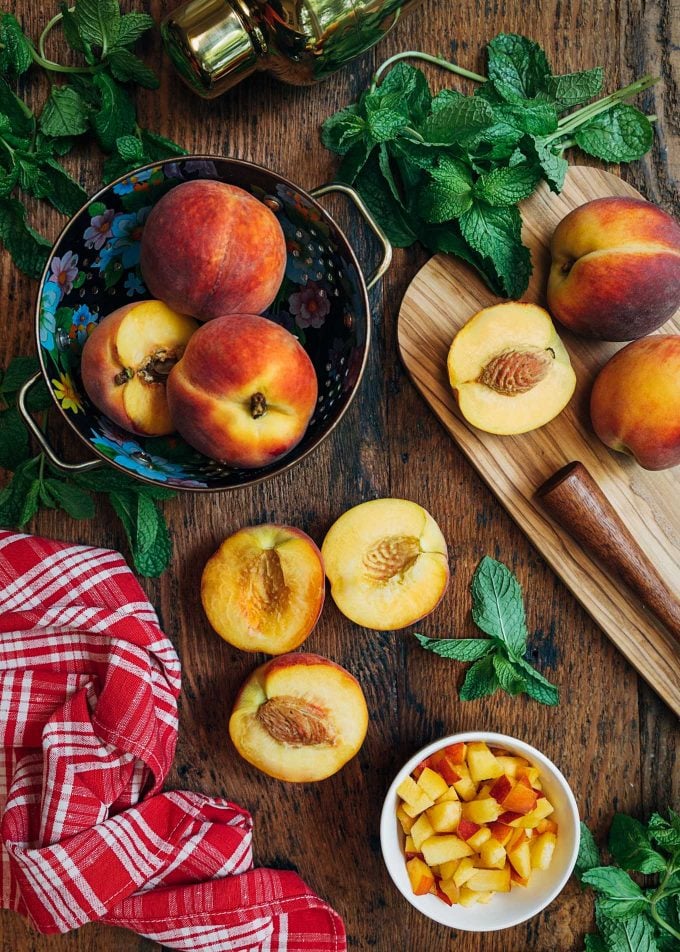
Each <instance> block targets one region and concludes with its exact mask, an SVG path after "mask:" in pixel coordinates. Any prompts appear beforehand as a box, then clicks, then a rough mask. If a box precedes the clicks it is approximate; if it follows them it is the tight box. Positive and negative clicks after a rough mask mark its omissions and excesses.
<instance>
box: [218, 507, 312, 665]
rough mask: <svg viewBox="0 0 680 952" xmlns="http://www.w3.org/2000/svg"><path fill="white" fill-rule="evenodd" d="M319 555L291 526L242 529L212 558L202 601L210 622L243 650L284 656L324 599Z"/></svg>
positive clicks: (305, 633)
mask: <svg viewBox="0 0 680 952" xmlns="http://www.w3.org/2000/svg"><path fill="white" fill-rule="evenodd" d="M324 595H325V580H324V570H323V562H322V561H321V553H320V552H319V550H318V548H317V547H316V545H315V544H314V542H312V540H311V539H310V538H309V536H308V535H306V533H304V532H302V531H301V530H300V529H293V528H291V527H289V526H277V525H262V526H248V527H247V528H245V529H241V530H240V531H239V532H236V533H234V535H231V536H229V538H228V539H225V541H224V542H223V543H222V545H221V546H220V547H219V549H218V550H217V552H215V554H214V555H213V556H212V557H211V558H210V559H209V560H208V562H207V564H206V566H205V569H204V570H203V578H202V580H201V600H202V602H203V608H204V609H205V613H206V615H207V616H208V621H209V622H210V624H211V625H212V626H213V628H214V629H215V631H216V632H217V633H218V634H219V635H221V636H222V638H224V640H225V641H228V642H229V644H232V645H234V646H235V647H237V648H241V649H242V650H243V651H266V652H267V653H268V654H283V653H284V652H286V651H292V650H293V649H294V648H297V647H299V645H301V644H302V642H303V641H304V640H305V638H307V636H308V635H309V634H310V632H311V631H312V629H313V628H314V626H315V624H316V622H317V620H318V618H319V615H320V614H321V609H322V607H323V603H324Z"/></svg>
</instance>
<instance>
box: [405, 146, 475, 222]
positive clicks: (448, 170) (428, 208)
mask: <svg viewBox="0 0 680 952" xmlns="http://www.w3.org/2000/svg"><path fill="white" fill-rule="evenodd" d="M430 174H431V176H432V179H433V181H431V182H429V183H428V184H427V185H426V186H425V187H424V188H423V190H422V192H421V194H420V196H419V201H418V210H419V212H420V214H421V215H422V217H423V218H424V219H425V221H428V222H442V221H448V220H449V219H451V218H458V217H459V216H460V215H462V214H463V212H465V211H467V210H468V208H469V207H470V206H471V205H472V175H471V174H470V169H469V167H468V166H466V165H465V163H464V162H461V161H459V160H458V159H452V158H448V157H443V158H441V159H440V160H439V163H438V165H437V166H436V167H434V168H432V169H431V170H430Z"/></svg>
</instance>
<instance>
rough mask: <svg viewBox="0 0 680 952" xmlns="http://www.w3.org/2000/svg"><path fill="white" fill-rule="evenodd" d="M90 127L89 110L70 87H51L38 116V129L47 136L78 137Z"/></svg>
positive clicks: (80, 97)
mask: <svg viewBox="0 0 680 952" xmlns="http://www.w3.org/2000/svg"><path fill="white" fill-rule="evenodd" d="M89 125H90V108H89V106H88V104H87V103H86V102H85V100H84V99H83V98H82V96H81V95H80V94H79V93H78V92H76V90H75V89H74V88H73V87H72V86H53V87H52V92H51V93H50V96H49V99H48V100H47V102H46V103H45V105H44V107H43V111H42V113H41V114H40V129H41V131H42V132H43V133H44V134H45V135H48V136H79V135H82V133H83V132H87V130H88V128H89Z"/></svg>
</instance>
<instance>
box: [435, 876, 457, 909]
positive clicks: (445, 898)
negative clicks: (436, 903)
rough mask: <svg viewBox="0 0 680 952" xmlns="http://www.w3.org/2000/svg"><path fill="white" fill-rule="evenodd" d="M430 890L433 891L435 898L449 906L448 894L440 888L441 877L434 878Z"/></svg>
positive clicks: (450, 903)
mask: <svg viewBox="0 0 680 952" xmlns="http://www.w3.org/2000/svg"><path fill="white" fill-rule="evenodd" d="M430 892H431V893H433V894H434V895H435V896H436V897H437V899H441V901H442V902H444V903H446V905H447V906H451V905H452V902H451V900H450V899H449V897H448V895H447V894H446V893H445V892H443V891H442V889H441V879H437V878H435V881H434V886H432V888H431V889H430Z"/></svg>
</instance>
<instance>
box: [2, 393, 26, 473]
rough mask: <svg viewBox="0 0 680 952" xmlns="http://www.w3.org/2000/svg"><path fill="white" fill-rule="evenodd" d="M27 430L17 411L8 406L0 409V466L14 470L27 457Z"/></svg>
mask: <svg viewBox="0 0 680 952" xmlns="http://www.w3.org/2000/svg"><path fill="white" fill-rule="evenodd" d="M29 455H30V446H29V442H28V432H27V431H26V427H25V426H24V423H23V420H22V419H21V417H20V415H19V411H18V410H17V409H16V408H15V407H8V409H6V410H1V411H0V468H2V469H9V470H14V469H16V468H17V466H18V465H19V464H20V463H23V462H24V460H26V459H28V457H29Z"/></svg>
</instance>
